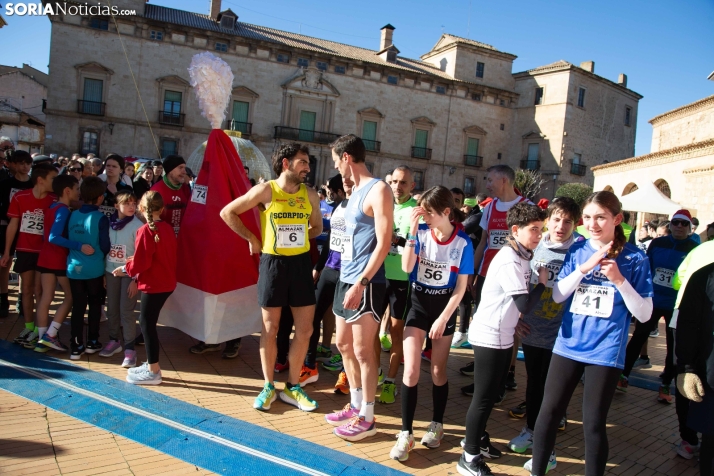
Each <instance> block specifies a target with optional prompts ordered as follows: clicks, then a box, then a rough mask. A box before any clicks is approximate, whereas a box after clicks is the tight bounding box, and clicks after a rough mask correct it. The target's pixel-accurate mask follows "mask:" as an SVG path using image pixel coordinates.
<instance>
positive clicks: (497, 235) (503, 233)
mask: <svg viewBox="0 0 714 476" xmlns="http://www.w3.org/2000/svg"><path fill="white" fill-rule="evenodd" d="M508 234H509V231H508V230H491V231H489V232H488V247H489V249H492V250H500V249H501V248H503V245H505V244H506V238H508Z"/></svg>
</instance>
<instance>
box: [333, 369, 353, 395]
mask: <svg viewBox="0 0 714 476" xmlns="http://www.w3.org/2000/svg"><path fill="white" fill-rule="evenodd" d="M335 393H341V394H342V395H349V394H350V383H349V381H347V374H346V373H345V371H344V370H343V371H342V372H340V376H339V377H337V383H336V384H335Z"/></svg>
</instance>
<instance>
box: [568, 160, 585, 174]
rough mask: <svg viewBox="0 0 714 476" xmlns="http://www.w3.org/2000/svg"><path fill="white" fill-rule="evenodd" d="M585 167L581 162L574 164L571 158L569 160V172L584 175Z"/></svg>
mask: <svg viewBox="0 0 714 476" xmlns="http://www.w3.org/2000/svg"><path fill="white" fill-rule="evenodd" d="M585 170H586V167H585V166H584V165H583V164H576V163H575V162H573V161H572V160H571V161H570V173H571V174H573V175H580V176H581V177H582V176H583V175H585Z"/></svg>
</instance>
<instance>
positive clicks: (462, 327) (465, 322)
mask: <svg viewBox="0 0 714 476" xmlns="http://www.w3.org/2000/svg"><path fill="white" fill-rule="evenodd" d="M485 281H486V278H484V277H483V276H481V275H477V276H476V283H475V284H474V286H475V289H474V294H473V298H472V299H471V301H470V303H469V313H468V314H466V313H465V312H464V314H461V304H459V315H460V316H462V317H461V321H459V332H461V333H464V332H466V331H468V330H469V322H470V321H471V316H472V312H471V311H472V310H473V309H478V305H479V303H481V291H482V290H483V283H484V282H485ZM466 293H468V291H466ZM463 302H464V301H463V299H462V300H461V303H462V304H463ZM464 311H466V309H464Z"/></svg>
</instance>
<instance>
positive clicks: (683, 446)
mask: <svg viewBox="0 0 714 476" xmlns="http://www.w3.org/2000/svg"><path fill="white" fill-rule="evenodd" d="M698 449H699V445H697V446H693V445H690V444H689V443H687V442H686V441H684V440H682V441H680V442H679V446H677V454H678V455H679V456H681V457H682V458H684V459H692V458H694V455H695V454H696V452H697V450H698Z"/></svg>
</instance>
